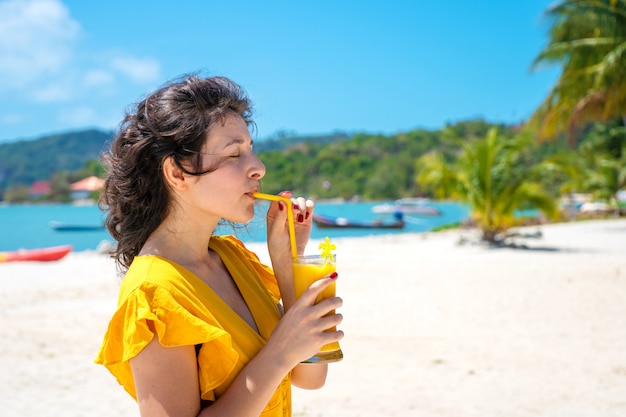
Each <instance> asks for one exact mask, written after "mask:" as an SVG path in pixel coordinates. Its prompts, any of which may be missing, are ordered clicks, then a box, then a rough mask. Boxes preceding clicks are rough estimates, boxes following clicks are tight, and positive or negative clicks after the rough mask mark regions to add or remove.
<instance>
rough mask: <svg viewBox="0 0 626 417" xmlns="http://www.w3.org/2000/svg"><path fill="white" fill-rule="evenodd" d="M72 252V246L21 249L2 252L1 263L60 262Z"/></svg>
mask: <svg viewBox="0 0 626 417" xmlns="http://www.w3.org/2000/svg"><path fill="white" fill-rule="evenodd" d="M71 251H72V246H71V245H63V246H52V247H49V248H40V249H20V250H16V251H14V252H0V263H2V262H13V261H40V262H48V261H58V260H59V259H61V258H63V257H64V256H65V255H67V254H68V253H70V252H71Z"/></svg>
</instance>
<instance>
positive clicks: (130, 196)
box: [99, 75, 254, 269]
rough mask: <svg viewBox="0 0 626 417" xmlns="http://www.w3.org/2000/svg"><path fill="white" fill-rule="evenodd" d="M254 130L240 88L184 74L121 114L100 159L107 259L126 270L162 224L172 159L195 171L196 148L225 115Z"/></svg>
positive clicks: (228, 82) (198, 163)
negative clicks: (109, 245)
mask: <svg viewBox="0 0 626 417" xmlns="http://www.w3.org/2000/svg"><path fill="white" fill-rule="evenodd" d="M231 114H235V115H239V116H241V117H242V118H243V119H244V121H245V122H246V124H247V125H248V126H249V127H250V126H254V123H253V122H252V119H251V114H252V105H251V103H250V100H249V99H248V97H247V95H246V94H245V92H244V91H243V89H242V88H241V87H240V86H239V85H237V84H236V83H234V82H233V81H231V80H229V79H228V78H225V77H209V78H200V77H198V76H197V75H188V76H184V77H182V78H178V79H175V80H173V81H171V82H169V83H167V84H165V85H164V86H163V87H161V88H160V89H158V90H157V91H155V92H154V93H153V94H150V95H149V96H148V97H147V98H145V99H144V100H143V101H141V102H139V103H137V104H136V105H135V106H133V108H132V109H131V110H130V111H128V112H127V114H126V116H125V118H124V120H123V121H122V123H121V124H120V129H119V131H118V133H117V135H116V136H115V138H114V139H113V142H112V144H111V146H110V149H108V150H106V151H105V153H103V155H102V158H101V159H102V163H103V165H104V166H105V168H106V169H107V177H106V178H105V184H104V190H103V192H102V194H101V196H100V202H99V204H100V208H101V209H102V210H103V211H104V212H105V213H106V220H105V225H106V228H107V229H108V231H109V233H111V236H113V238H114V239H115V240H116V241H117V245H116V246H115V248H114V249H113V250H112V252H111V256H112V257H113V258H115V260H116V262H117V263H118V265H119V266H121V267H122V269H127V268H128V267H129V266H130V264H131V263H132V261H133V259H134V258H135V256H137V254H138V253H139V251H140V250H141V248H142V246H143V245H144V244H145V242H146V240H147V239H148V237H149V236H150V234H152V232H154V230H155V229H156V228H157V227H158V226H159V225H160V224H161V222H163V220H164V219H165V217H166V215H167V214H168V210H169V207H170V191H169V188H168V185H167V183H166V181H165V179H164V177H163V173H162V166H163V162H164V161H165V159H166V158H168V157H170V156H172V157H173V158H174V161H175V162H176V164H178V166H179V167H181V168H182V165H181V161H186V162H188V163H189V164H191V166H193V167H194V169H195V172H193V173H191V172H188V171H185V172H187V173H188V174H192V175H203V174H205V173H207V172H209V171H210V170H209V171H204V172H200V170H201V168H202V167H201V159H200V150H201V148H202V146H203V145H204V144H205V141H206V138H207V137H208V134H209V131H210V130H211V128H212V127H213V126H215V124H216V123H223V122H224V118H225V117H226V116H228V115H231Z"/></svg>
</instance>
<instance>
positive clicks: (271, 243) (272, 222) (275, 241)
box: [267, 191, 315, 264]
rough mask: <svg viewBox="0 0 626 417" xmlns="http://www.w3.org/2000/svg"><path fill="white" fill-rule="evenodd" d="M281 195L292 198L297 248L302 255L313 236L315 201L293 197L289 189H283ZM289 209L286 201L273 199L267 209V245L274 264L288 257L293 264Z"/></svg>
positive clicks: (284, 260)
mask: <svg viewBox="0 0 626 417" xmlns="http://www.w3.org/2000/svg"><path fill="white" fill-rule="evenodd" d="M279 195H281V196H284V197H288V198H291V202H292V205H293V218H294V228H295V232H296V250H297V253H298V254H299V255H302V254H303V253H304V249H305V247H306V245H307V243H308V242H309V237H310V236H311V228H312V224H313V211H314V209H315V203H313V201H311V200H306V199H305V198H304V197H298V198H292V197H291V192H289V191H283V192H282V193H280V194H279ZM287 210H291V207H286V204H285V203H284V202H282V201H273V202H272V203H271V204H270V207H269V209H268V211H267V247H268V250H269V253H270V257H271V258H272V263H273V264H274V263H275V262H278V263H283V262H286V259H288V260H289V263H290V264H291V244H290V238H289V225H288V216H287Z"/></svg>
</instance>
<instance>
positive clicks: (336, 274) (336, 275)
mask: <svg viewBox="0 0 626 417" xmlns="http://www.w3.org/2000/svg"><path fill="white" fill-rule="evenodd" d="M338 276H339V274H338V273H336V272H333V273H332V274H330V276H329V277H328V278H330V279H337V277H338Z"/></svg>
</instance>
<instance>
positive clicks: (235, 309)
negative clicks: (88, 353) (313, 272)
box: [96, 76, 343, 417]
mask: <svg viewBox="0 0 626 417" xmlns="http://www.w3.org/2000/svg"><path fill="white" fill-rule="evenodd" d="M134 110H135V111H133V112H130V113H129V114H127V116H126V117H125V119H124V121H123V123H122V125H121V128H120V131H119V133H118V134H117V136H116V137H115V139H114V140H113V143H112V145H111V148H110V150H109V152H108V153H106V154H105V155H104V157H103V162H104V163H105V166H106V167H107V168H108V177H107V178H106V183H105V188H104V191H103V194H102V198H101V206H102V207H103V209H104V210H105V211H106V212H107V219H106V225H107V228H108V230H109V232H110V233H111V235H112V236H113V237H114V238H115V239H116V240H117V242H118V244H117V247H116V249H115V252H114V257H115V258H116V260H117V262H118V264H119V265H120V266H121V268H122V270H124V271H125V277H124V279H123V281H122V284H121V288H120V295H119V300H118V310H117V311H116V312H115V314H114V315H113V318H112V319H111V323H110V324H109V328H108V330H107V332H106V334H105V337H104V342H103V344H102V347H101V350H100V353H99V355H98V358H97V359H96V362H97V363H101V364H103V365H105V366H106V367H107V368H108V369H109V370H110V371H111V372H112V373H113V374H114V375H115V377H116V378H117V379H118V381H119V382H120V383H121V384H122V385H123V386H124V388H125V389H126V390H127V391H128V392H129V394H130V395H132V396H133V397H134V398H135V399H136V400H137V402H138V405H139V409H140V412H141V415H142V416H151V417H156V416H177V417H182V416H196V415H199V416H238V417H243V416H259V415H262V416H289V415H291V384H294V385H296V386H299V387H302V388H308V389H316V388H319V387H321V386H323V385H324V382H325V379H326V373H327V365H325V364H315V365H304V364H299V362H300V361H302V360H305V359H307V358H308V357H311V356H312V355H314V354H315V353H317V352H318V351H319V350H320V348H321V347H322V346H323V345H325V344H327V343H330V342H333V341H338V340H340V339H341V338H342V337H343V333H342V332H341V331H335V332H325V331H324V330H325V329H329V328H331V327H333V326H336V325H338V324H340V323H341V320H342V317H341V315H340V314H333V313H332V310H334V309H336V308H338V307H340V306H341V299H340V298H338V297H334V298H330V299H327V300H324V301H322V302H320V303H318V304H315V299H316V297H317V296H318V295H319V294H320V293H321V292H322V290H323V289H324V288H325V287H326V286H328V285H330V284H331V283H332V282H333V280H334V279H336V277H337V275H336V274H332V275H331V276H328V277H326V278H323V279H321V280H319V281H317V282H315V283H314V284H313V285H311V287H310V288H309V289H308V291H307V292H306V293H305V294H304V295H303V296H302V297H301V298H300V299H298V301H296V300H295V297H294V291H293V283H292V275H291V248H290V243H289V232H288V227H287V210H291V209H293V210H294V217H295V219H296V242H297V251H298V253H299V254H302V253H303V252H304V248H305V246H306V244H307V242H308V239H309V235H310V231H311V219H312V216H311V214H312V213H313V210H314V204H313V202H312V201H309V200H305V199H303V198H297V199H296V198H292V202H293V208H291V207H286V206H285V205H284V204H283V203H277V202H274V203H272V204H271V205H270V207H269V209H268V214H267V243H268V250H269V254H270V259H271V263H272V268H271V269H270V268H269V267H267V266H265V265H262V264H261V263H260V262H259V260H258V258H257V256H256V255H255V254H254V253H252V252H250V251H248V250H247V249H246V248H245V247H244V245H243V244H242V243H241V242H240V241H238V240H237V239H235V238H234V237H232V236H230V237H217V236H213V232H214V230H215V227H216V226H217V225H218V223H219V222H220V221H222V220H226V221H229V222H247V221H249V220H251V219H252V217H253V215H254V200H255V199H254V196H253V193H254V192H256V191H258V189H259V182H260V180H261V178H263V176H264V174H265V167H264V165H263V163H261V161H260V160H259V159H258V158H257V156H256V155H255V154H254V153H253V152H252V139H251V136H250V132H249V127H250V126H251V125H252V121H251V119H250V113H251V107H250V103H249V101H248V99H247V97H246V96H245V94H244V93H243V91H242V90H241V88H240V87H239V86H237V85H236V84H234V83H233V82H232V81H230V80H228V79H226V78H223V77H213V78H199V77H197V76H189V77H186V78H183V79H181V80H176V81H174V82H171V83H170V84H168V85H165V86H164V87H162V88H161V89H159V90H158V91H156V92H155V93H154V94H152V95H150V96H148V97H147V98H146V99H145V100H143V101H141V102H140V103H138V104H137V106H136V108H135V109H134ZM283 195H286V196H289V197H291V195H290V194H289V193H284V194H283ZM280 301H282V304H281V303H280Z"/></svg>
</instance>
